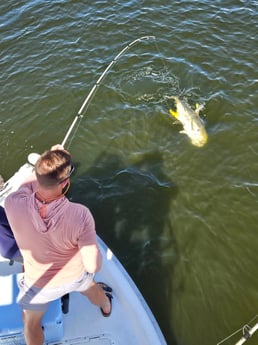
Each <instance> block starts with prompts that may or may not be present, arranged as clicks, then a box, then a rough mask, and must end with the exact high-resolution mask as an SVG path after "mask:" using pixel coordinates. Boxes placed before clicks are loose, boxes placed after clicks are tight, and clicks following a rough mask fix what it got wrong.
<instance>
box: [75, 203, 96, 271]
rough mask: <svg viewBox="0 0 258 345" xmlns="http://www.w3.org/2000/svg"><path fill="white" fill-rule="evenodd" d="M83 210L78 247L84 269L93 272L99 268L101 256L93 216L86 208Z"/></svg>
mask: <svg viewBox="0 0 258 345" xmlns="http://www.w3.org/2000/svg"><path fill="white" fill-rule="evenodd" d="M85 211H86V212H85V215H84V221H83V222H82V224H83V226H82V228H81V232H80V234H79V238H78V247H79V249H80V252H81V255H82V260H83V264H84V267H85V270H86V271H87V272H89V273H95V272H98V271H99V270H100V268H101V264H102V256H101V253H100V250H99V247H98V243H97V235H96V231H95V221H94V218H93V216H92V214H91V212H90V211H89V210H88V209H87V208H85Z"/></svg>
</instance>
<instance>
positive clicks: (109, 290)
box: [97, 282, 113, 317]
mask: <svg viewBox="0 0 258 345" xmlns="http://www.w3.org/2000/svg"><path fill="white" fill-rule="evenodd" d="M97 285H99V286H100V287H101V288H102V289H103V290H104V293H105V295H106V296H107V302H106V303H105V305H103V306H102V307H100V311H101V313H102V315H103V316H104V317H108V316H110V315H111V312H112V298H113V296H112V294H111V293H112V288H111V287H110V286H108V285H107V284H105V283H102V282H99V283H97Z"/></svg>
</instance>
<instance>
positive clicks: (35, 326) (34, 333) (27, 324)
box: [23, 310, 45, 345]
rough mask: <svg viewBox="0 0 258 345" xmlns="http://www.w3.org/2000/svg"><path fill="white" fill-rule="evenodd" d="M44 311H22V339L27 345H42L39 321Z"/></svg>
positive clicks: (42, 334)
mask: <svg viewBox="0 0 258 345" xmlns="http://www.w3.org/2000/svg"><path fill="white" fill-rule="evenodd" d="M44 313H45V312H44V311H34V310H23V322H24V337H25V340H26V344H27V345H42V344H43V342H44V333H43V330H42V325H41V320H42V317H43V315H44Z"/></svg>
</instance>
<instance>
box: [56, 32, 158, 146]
mask: <svg viewBox="0 0 258 345" xmlns="http://www.w3.org/2000/svg"><path fill="white" fill-rule="evenodd" d="M150 39H153V40H155V36H143V37H140V38H137V39H136V40H134V41H132V42H131V43H129V44H128V45H127V46H126V47H125V48H123V49H122V50H121V51H120V52H119V53H118V54H117V55H116V56H115V58H114V59H113V60H112V61H111V62H110V64H109V65H108V66H107V68H106V69H105V70H104V72H103V73H102V74H101V76H100V77H99V79H98V80H97V81H96V83H95V84H94V85H93V87H92V89H91V90H90V92H89V94H88V96H87V97H86V98H85V100H84V102H83V104H82V106H81V108H80V109H79V111H78V113H77V115H76V116H75V118H74V120H73V122H72V124H71V126H70V127H69V128H68V131H67V133H66V135H65V137H64V140H63V141H62V144H61V145H62V146H63V147H64V146H65V144H66V142H67V139H68V138H69V136H70V134H71V132H72V130H73V128H74V126H75V125H76V123H77V121H78V120H79V119H80V120H81V119H82V118H83V113H85V111H86V110H87V109H88V107H89V105H90V102H91V101H92V99H93V96H94V95H95V93H96V91H97V89H98V87H99V86H100V85H101V83H102V82H103V80H104V78H105V77H106V75H107V73H108V71H109V70H110V69H111V68H112V67H113V66H114V64H115V63H116V62H117V61H118V60H119V58H120V57H121V56H122V55H123V54H124V53H125V52H126V51H127V50H129V49H130V48H131V47H132V46H134V45H135V44H137V43H139V42H142V41H144V40H150Z"/></svg>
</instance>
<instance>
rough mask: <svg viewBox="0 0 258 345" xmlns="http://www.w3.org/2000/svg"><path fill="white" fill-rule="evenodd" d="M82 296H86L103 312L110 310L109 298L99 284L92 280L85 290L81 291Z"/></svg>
mask: <svg viewBox="0 0 258 345" xmlns="http://www.w3.org/2000/svg"><path fill="white" fill-rule="evenodd" d="M81 293H82V294H83V295H84V296H86V297H88V299H89V300H90V302H91V303H92V304H95V305H97V306H99V307H100V308H102V310H103V312H104V313H106V314H108V313H109V312H110V310H111V303H110V300H109V298H108V297H107V296H106V294H105V292H104V291H103V289H102V288H101V286H100V285H98V284H97V283H95V282H94V281H92V283H91V286H90V287H89V288H88V289H87V290H86V291H83V292H81Z"/></svg>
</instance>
